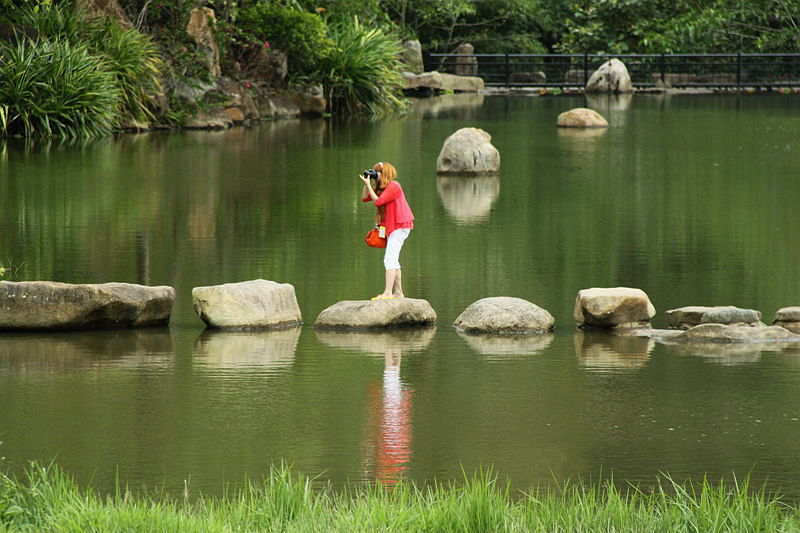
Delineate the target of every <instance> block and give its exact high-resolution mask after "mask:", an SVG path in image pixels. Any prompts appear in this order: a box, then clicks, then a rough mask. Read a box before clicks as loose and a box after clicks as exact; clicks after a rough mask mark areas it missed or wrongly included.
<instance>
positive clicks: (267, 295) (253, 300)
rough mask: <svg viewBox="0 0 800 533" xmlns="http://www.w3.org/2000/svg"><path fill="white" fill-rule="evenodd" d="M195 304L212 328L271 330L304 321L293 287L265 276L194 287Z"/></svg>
mask: <svg viewBox="0 0 800 533" xmlns="http://www.w3.org/2000/svg"><path fill="white" fill-rule="evenodd" d="M192 303H193V304H194V310H195V312H196V313H197V315H198V316H199V317H200V319H201V320H202V321H203V322H205V324H206V325H207V326H208V327H210V328H226V329H271V328H281V327H287V326H293V325H297V324H302V322H303V317H302V315H301V313H300V306H299V305H298V304H297V297H296V296H295V293H294V287H293V286H292V285H290V284H288V283H276V282H274V281H268V280H263V279H257V280H252V281H242V282H239V283H225V284H223V285H213V286H210V287H195V288H194V289H192Z"/></svg>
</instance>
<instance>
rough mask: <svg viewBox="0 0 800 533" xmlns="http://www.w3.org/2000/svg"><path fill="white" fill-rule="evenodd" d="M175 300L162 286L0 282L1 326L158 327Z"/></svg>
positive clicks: (32, 327)
mask: <svg viewBox="0 0 800 533" xmlns="http://www.w3.org/2000/svg"><path fill="white" fill-rule="evenodd" d="M174 303H175V289H173V288H172V287H165V286H162V287H147V286H144V285H134V284H130V283H102V284H84V285H73V284H69V283H59V282H55V281H21V282H13V281H2V282H0V329H3V330H50V329H56V330H62V329H92V328H127V327H139V326H162V325H166V324H168V323H169V318H170V315H171V313H172V306H173V305H174Z"/></svg>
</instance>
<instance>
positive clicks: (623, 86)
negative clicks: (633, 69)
mask: <svg viewBox="0 0 800 533" xmlns="http://www.w3.org/2000/svg"><path fill="white" fill-rule="evenodd" d="M631 91H633V83H631V76H630V74H628V69H627V67H625V63H623V62H622V61H620V60H619V59H609V60H608V61H606V62H605V63H603V64H602V65H601V66H600V68H599V69H597V70H596V71H594V73H593V74H592V76H591V77H590V78H589V81H588V82H586V92H587V93H592V92H594V93H626V92H631Z"/></svg>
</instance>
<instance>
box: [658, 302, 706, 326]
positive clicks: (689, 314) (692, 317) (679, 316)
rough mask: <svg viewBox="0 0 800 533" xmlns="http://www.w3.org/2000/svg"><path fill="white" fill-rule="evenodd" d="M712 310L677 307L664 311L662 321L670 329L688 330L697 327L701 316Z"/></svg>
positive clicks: (704, 307)
mask: <svg viewBox="0 0 800 533" xmlns="http://www.w3.org/2000/svg"><path fill="white" fill-rule="evenodd" d="M712 309H715V308H714V307H707V306H703V305H690V306H686V307H678V308H677V309H670V310H668V311H666V312H665V313H664V319H665V320H666V321H667V326H669V327H670V328H671V329H689V328H693V327H695V326H699V325H700V322H701V321H702V320H703V315H705V314H706V313H708V312H709V311H711V310H712Z"/></svg>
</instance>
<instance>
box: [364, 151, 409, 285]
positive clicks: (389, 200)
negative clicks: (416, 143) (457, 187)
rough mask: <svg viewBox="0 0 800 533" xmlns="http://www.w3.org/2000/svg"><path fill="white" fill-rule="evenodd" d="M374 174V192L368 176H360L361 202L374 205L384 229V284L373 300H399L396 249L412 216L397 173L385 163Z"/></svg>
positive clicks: (404, 236)
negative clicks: (375, 179) (362, 184)
mask: <svg viewBox="0 0 800 533" xmlns="http://www.w3.org/2000/svg"><path fill="white" fill-rule="evenodd" d="M372 169H373V170H375V171H376V172H377V173H378V179H377V181H376V186H375V189H373V188H372V184H371V183H370V180H369V177H367V176H365V175H363V174H362V175H360V176H359V178H360V179H361V181H363V182H364V191H363V193H362V195H361V199H362V200H363V201H364V202H372V201H374V202H375V206H376V207H377V208H378V214H379V215H380V218H381V225H383V226H385V227H386V253H385V255H384V257H383V266H384V267H385V268H386V285H385V287H384V289H383V292H382V293H381V294H379V295H377V296H375V297H374V298H372V299H373V300H385V299H390V298H403V284H402V282H401V275H400V249H401V248H402V247H403V242H405V240H406V238H408V235H409V233H411V229H412V228H413V227H414V214H413V213H412V212H411V208H410V207H408V202H406V196H405V194H403V188H402V187H400V184H399V183H398V182H396V181H394V180H395V178H396V177H397V170H396V169H395V168H394V167H393V166H392V165H391V164H389V163H383V162H378V163H376V164H375V165H374V166H373V167H372Z"/></svg>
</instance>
